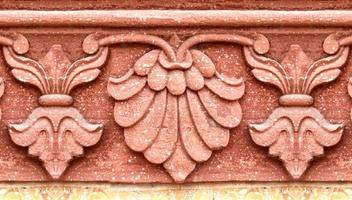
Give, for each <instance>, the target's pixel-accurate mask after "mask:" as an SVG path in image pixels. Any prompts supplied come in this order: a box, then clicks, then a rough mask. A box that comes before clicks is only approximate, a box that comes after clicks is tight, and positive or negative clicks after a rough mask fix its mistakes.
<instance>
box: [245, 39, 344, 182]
mask: <svg viewBox="0 0 352 200" xmlns="http://www.w3.org/2000/svg"><path fill="white" fill-rule="evenodd" d="M324 51H325V52H326V53H328V54H331V55H330V56H328V57H326V58H322V59H319V60H317V61H313V60H311V59H310V58H309V57H308V56H307V55H306V54H305V53H304V51H303V50H302V49H301V47H300V46H299V45H291V47H290V49H289V51H288V53H287V54H286V56H285V58H284V59H283V60H282V61H281V63H278V62H277V61H275V60H273V59H271V58H268V57H264V56H261V55H258V54H257V53H256V52H255V51H254V50H253V49H252V48H250V47H245V48H244V54H245V58H246V60H247V62H248V64H249V65H250V66H252V67H253V70H252V74H253V75H254V76H255V78H256V79H258V80H259V81H262V82H265V83H270V84H272V85H275V86H276V87H278V88H280V90H281V92H282V93H283V95H282V96H281V97H280V99H279V104H280V107H278V108H276V109H275V110H274V111H273V113H272V114H271V115H270V116H269V118H268V119H267V120H266V121H264V122H263V123H261V124H250V125H249V130H250V134H251V137H252V139H253V141H254V142H255V143H256V144H258V145H260V146H264V147H269V154H270V155H272V156H277V157H279V158H280V159H281V160H282V161H283V163H284V165H285V167H286V169H287V171H288V172H289V173H290V174H291V176H292V177H293V178H294V179H298V178H300V177H301V176H302V174H303V173H304V172H305V170H306V169H307V167H308V165H309V162H310V161H311V160H312V159H313V157H315V156H322V155H323V154H324V149H323V147H328V146H332V145H335V144H337V143H338V142H339V140H340V138H341V136H342V132H343V128H344V126H343V124H331V123H329V122H328V121H327V120H326V119H325V118H324V117H323V115H322V114H321V113H320V112H319V111H318V110H317V109H316V108H315V107H313V100H314V99H313V97H312V96H310V93H311V91H312V90H313V89H314V88H315V87H316V86H318V85H320V84H323V83H327V82H331V81H333V80H335V79H336V78H337V77H338V76H339V74H340V72H341V70H340V68H341V67H342V66H343V65H344V64H345V62H346V60H347V58H348V53H349V47H348V46H345V45H344V46H336V41H334V39H333V38H332V37H328V38H327V39H326V40H325V42H324Z"/></svg>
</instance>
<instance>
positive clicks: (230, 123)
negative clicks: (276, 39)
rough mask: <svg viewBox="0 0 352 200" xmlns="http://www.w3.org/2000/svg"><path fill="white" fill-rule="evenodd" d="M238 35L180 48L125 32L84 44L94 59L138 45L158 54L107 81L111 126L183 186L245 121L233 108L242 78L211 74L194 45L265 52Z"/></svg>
mask: <svg viewBox="0 0 352 200" xmlns="http://www.w3.org/2000/svg"><path fill="white" fill-rule="evenodd" d="M254 38H255V39H250V38H247V37H243V36H239V35H221V34H204V35H196V36H193V37H190V38H188V39H187V40H186V41H184V42H181V41H180V39H179V38H178V37H177V36H176V35H173V36H172V37H171V38H170V41H168V42H167V41H165V40H163V39H161V38H159V37H156V36H151V35H136V34H122V35H113V36H108V37H105V38H102V39H98V35H90V36H88V37H87V38H86V40H85V42H84V45H83V49H85V51H86V52H87V53H95V52H96V50H97V49H98V47H99V46H107V45H112V44H116V43H125V42H129V43H130V42H138V43H146V44H152V45H155V46H157V47H158V49H155V50H152V51H150V52H148V53H146V54H144V55H143V56H142V57H140V58H139V59H138V60H137V61H136V62H135V63H134V66H133V67H132V68H131V69H130V70H129V71H128V72H127V73H126V74H125V75H123V76H122V77H110V79H109V83H108V92H109V94H110V95H111V96H112V97H113V98H114V99H115V100H116V102H115V108H114V118H115V121H116V122H117V123H118V124H119V125H120V126H122V127H123V128H124V136H125V142H126V144H127V145H128V146H129V147H130V148H131V149H132V150H134V151H137V152H143V154H144V157H145V158H146V159H147V160H148V161H150V162H152V163H155V164H163V166H164V168H165V169H166V170H167V171H168V173H169V174H170V175H171V176H172V178H173V179H174V180H175V181H176V182H183V181H184V180H185V179H186V177H187V176H188V175H189V174H190V173H191V172H192V171H193V170H194V169H195V166H196V164H197V163H199V162H204V161H206V160H208V159H209V158H210V156H211V154H212V151H213V150H217V149H221V148H224V147H226V146H227V144H228V142H229V134H230V128H234V127H236V126H237V125H238V124H239V123H240V121H241V118H242V110H241V107H240V105H239V103H238V99H240V98H241V97H242V96H243V94H244V89H245V88H244V83H243V80H242V78H239V79H237V78H229V77H225V76H223V75H221V74H220V73H218V72H217V71H216V67H215V65H214V63H213V61H212V60H211V59H210V58H209V57H208V56H207V55H206V54H204V53H203V52H201V51H199V50H196V49H193V48H192V47H193V46H195V45H197V44H199V43H203V42H231V43H236V44H240V45H244V46H251V47H253V49H254V51H256V52H257V53H266V51H267V49H268V41H267V40H266V38H265V37H264V36H262V35H259V34H256V35H255V36H254Z"/></svg>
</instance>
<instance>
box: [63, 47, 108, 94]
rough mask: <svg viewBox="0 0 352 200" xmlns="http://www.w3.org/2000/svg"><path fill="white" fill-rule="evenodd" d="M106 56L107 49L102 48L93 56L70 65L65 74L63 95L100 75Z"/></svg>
mask: <svg viewBox="0 0 352 200" xmlns="http://www.w3.org/2000/svg"><path fill="white" fill-rule="evenodd" d="M107 56H108V48H107V47H103V48H100V49H99V50H98V52H97V53H96V54H94V55H91V56H88V57H85V58H82V59H79V60H77V61H76V62H74V63H72V65H70V67H69V68H68V69H67V71H66V73H65V76H64V77H65V80H64V86H63V87H64V93H66V94H68V93H70V91H71V90H72V88H74V87H75V86H77V85H79V84H82V83H87V82H90V81H93V80H95V79H96V78H97V77H98V75H99V74H100V70H99V68H100V67H101V66H103V64H104V63H105V61H106V59H107Z"/></svg>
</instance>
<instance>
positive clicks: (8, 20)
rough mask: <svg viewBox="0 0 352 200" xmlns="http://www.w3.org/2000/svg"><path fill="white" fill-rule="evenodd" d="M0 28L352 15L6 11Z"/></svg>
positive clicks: (344, 18) (238, 22) (266, 21)
mask: <svg viewBox="0 0 352 200" xmlns="http://www.w3.org/2000/svg"><path fill="white" fill-rule="evenodd" d="M0 26H2V27H4V26H6V27H11V26H22V27H23V26H51V27H55V26H73V27H75V26H76V27H95V26H99V27H176V26H177V27H194V26H197V27H201V26H207V27H208V26H222V27H254V26H255V27H266V26H270V27H272V26H285V27H295V26H316V27H318V26H319V27H328V26H329V27H336V26H340V27H349V26H352V11H347V10H318V11H274V10H221V11H219V10H76V11H33V10H2V11H0Z"/></svg>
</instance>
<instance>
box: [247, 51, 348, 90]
mask: <svg viewBox="0 0 352 200" xmlns="http://www.w3.org/2000/svg"><path fill="white" fill-rule="evenodd" d="M244 52H245V58H246V60H247V62H248V64H249V65H250V66H252V67H253V68H254V69H253V70H252V73H253V75H254V76H255V77H256V78H257V79H258V80H260V81H262V82H267V83H271V84H273V85H275V86H277V87H278V88H280V89H281V91H282V93H283V94H310V93H311V91H312V89H313V88H314V87H316V86H318V85H320V84H322V83H327V82H330V81H333V80H335V79H336V78H337V77H338V76H339V74H340V72H341V71H340V69H339V68H340V67H342V66H343V65H344V64H345V63H346V60H347V58H348V52H349V47H342V48H341V49H340V50H339V51H338V52H337V53H336V54H334V55H331V56H329V57H326V58H322V59H320V60H317V61H315V62H313V60H311V59H310V58H309V57H308V56H307V55H306V54H305V53H304V52H303V50H302V48H301V47H300V46H299V45H291V46H290V49H289V51H288V53H287V54H286V56H285V58H284V59H283V61H282V62H281V64H279V63H278V62H276V61H275V60H273V59H271V58H267V57H264V56H260V55H258V54H256V53H255V52H254V51H253V50H252V49H251V48H249V47H245V48H244Z"/></svg>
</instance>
